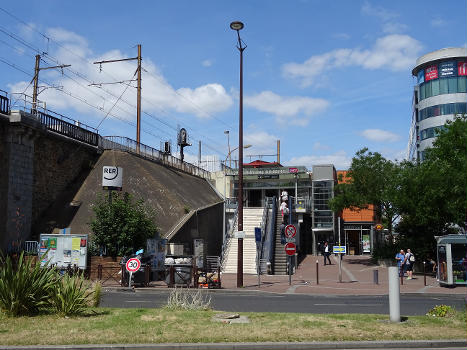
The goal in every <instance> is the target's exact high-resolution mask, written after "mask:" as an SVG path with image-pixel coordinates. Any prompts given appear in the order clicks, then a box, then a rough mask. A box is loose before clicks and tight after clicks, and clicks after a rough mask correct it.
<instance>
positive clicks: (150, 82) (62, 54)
mask: <svg viewBox="0 0 467 350" xmlns="http://www.w3.org/2000/svg"><path fill="white" fill-rule="evenodd" d="M47 34H48V35H50V36H51V38H53V40H54V41H57V42H59V44H60V45H59V46H58V47H57V46H55V45H51V47H52V48H53V49H54V50H53V51H52V52H51V53H50V54H51V56H53V57H56V58H57V60H58V61H59V62H55V61H52V60H50V64H51V65H56V64H57V63H59V64H71V68H70V69H71V70H73V71H74V72H79V73H80V74H81V75H82V76H84V77H86V78H87V79H88V80H89V81H91V82H94V83H101V82H102V83H109V82H115V81H127V80H130V79H135V76H134V73H135V71H136V61H124V62H116V63H108V64H102V66H101V67H100V66H99V65H94V64H92V62H95V61H101V60H109V59H122V58H127V57H134V56H135V52H131V53H124V52H121V51H119V50H111V51H108V52H105V53H102V54H96V53H94V52H93V51H92V50H91V49H90V48H89V44H88V41H87V40H86V39H85V38H84V37H82V36H80V35H78V34H76V33H74V32H70V31H67V30H65V29H62V28H50V29H48V30H47ZM135 51H136V49H135ZM43 58H44V59H47V56H44V57H43ZM101 69H102V71H101ZM143 69H144V71H143V73H142V75H143V80H142V97H143V101H142V108H143V110H144V111H146V112H149V113H154V112H158V113H161V112H162V113H165V114H167V112H170V111H172V112H179V113H186V114H192V115H196V116H197V117H199V118H210V117H211V116H212V115H213V114H216V113H219V112H222V111H225V110H227V109H228V108H230V106H231V105H232V104H233V100H232V97H231V96H230V94H229V93H227V92H226V90H225V89H224V87H223V86H222V85H220V84H217V83H208V84H205V85H202V86H198V87H194V88H192V87H181V88H179V89H176V88H174V87H173V86H171V85H170V84H169V83H168V82H167V81H166V79H165V78H164V76H163V75H162V73H161V72H160V71H159V69H158V68H157V66H156V65H155V64H154V63H153V62H152V61H151V60H150V59H149V58H144V60H143ZM64 72H65V74H66V76H62V75H61V72H60V71H59V70H47V71H43V72H41V75H40V79H41V80H43V81H46V82H48V83H50V84H53V85H56V86H63V89H64V90H65V91H68V92H71V93H72V94H73V95H74V96H78V97H79V98H80V99H81V101H78V100H77V99H75V98H72V97H70V96H69V95H66V94H64V93H62V92H60V91H57V90H55V89H46V90H45V91H43V92H42V93H41V94H40V95H39V99H40V100H43V101H47V107H48V108H50V109H52V110H54V109H55V110H57V109H67V108H72V109H74V110H76V111H78V112H80V113H86V114H89V115H92V116H95V117H96V118H97V119H101V118H102V115H103V114H100V115H99V114H97V113H96V110H95V109H94V108H93V107H91V106H89V105H92V106H99V107H100V108H101V109H103V110H104V111H105V112H107V111H108V110H109V109H110V108H111V107H112V106H113V105H114V103H115V101H116V100H117V97H118V96H120V95H121V94H122V93H123V91H124V90H125V88H126V86H125V85H124V84H114V85H102V86H101V88H99V87H89V86H88V85H89V81H86V80H84V79H82V78H80V77H77V76H76V75H74V74H73V73H71V72H70V71H68V70H66V69H65V70H64ZM41 85H43V84H41ZM131 85H132V87H129V88H128V89H127V91H126V92H125V94H124V95H123V99H124V100H125V101H127V102H128V103H129V104H130V105H128V104H126V103H125V102H120V103H119V104H118V106H117V107H116V108H115V109H113V110H112V114H116V115H118V116H119V117H121V118H125V119H130V120H133V119H134V118H135V105H136V89H135V88H134V86H135V85H136V83H135V82H131ZM26 86H27V82H26V84H25V82H18V83H17V84H12V86H11V90H12V91H13V92H23V90H24V88H25V87H26ZM104 89H105V90H106V91H110V92H111V93H112V94H113V95H114V96H111V95H109V94H108V93H106V92H105V91H104ZM27 93H29V94H31V87H30V88H29V89H28V91H27ZM82 101H86V103H87V104H86V103H83V102H82ZM119 108H121V109H119ZM122 109H123V110H124V111H122Z"/></svg>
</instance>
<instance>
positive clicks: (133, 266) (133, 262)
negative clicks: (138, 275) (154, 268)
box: [126, 258, 141, 272]
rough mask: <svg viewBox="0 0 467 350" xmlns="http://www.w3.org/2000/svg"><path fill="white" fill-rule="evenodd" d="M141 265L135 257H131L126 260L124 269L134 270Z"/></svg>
mask: <svg viewBox="0 0 467 350" xmlns="http://www.w3.org/2000/svg"><path fill="white" fill-rule="evenodd" d="M140 267H141V261H139V259H137V258H131V259H129V260H128V261H127V262H126V270H127V271H128V272H136V271H138V270H139V268H140Z"/></svg>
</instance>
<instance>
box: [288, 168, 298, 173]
mask: <svg viewBox="0 0 467 350" xmlns="http://www.w3.org/2000/svg"><path fill="white" fill-rule="evenodd" d="M289 173H291V174H296V173H298V168H289Z"/></svg>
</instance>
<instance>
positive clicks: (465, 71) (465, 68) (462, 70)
mask: <svg viewBox="0 0 467 350" xmlns="http://www.w3.org/2000/svg"><path fill="white" fill-rule="evenodd" d="M457 74H458V75H467V62H462V61H461V62H457Z"/></svg>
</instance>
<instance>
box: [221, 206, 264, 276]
mask: <svg viewBox="0 0 467 350" xmlns="http://www.w3.org/2000/svg"><path fill="white" fill-rule="evenodd" d="M263 210H264V208H243V231H245V238H244V239H243V273H244V274H256V242H255V227H261V219H262V218H263ZM237 230H238V220H237V221H236V222H235V227H234V232H236V231H237ZM237 251H238V239H236V238H233V237H231V238H230V239H229V243H228V247H227V253H226V258H225V260H224V263H223V268H222V271H223V272H224V273H237V256H238V255H237Z"/></svg>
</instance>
